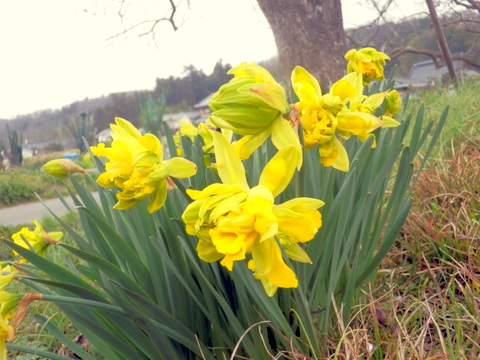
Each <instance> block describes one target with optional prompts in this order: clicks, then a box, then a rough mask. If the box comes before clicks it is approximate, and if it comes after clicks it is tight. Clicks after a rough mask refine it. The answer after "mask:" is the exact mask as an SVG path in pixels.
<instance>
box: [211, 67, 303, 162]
mask: <svg viewBox="0 0 480 360" xmlns="http://www.w3.org/2000/svg"><path fill="white" fill-rule="evenodd" d="M228 73H229V74H233V75H234V78H233V79H231V80H230V81H229V82H228V83H227V84H224V85H222V86H221V87H220V89H219V90H218V91H217V92H216V93H215V95H214V96H213V97H212V99H211V100H210V104H209V105H210V109H211V111H212V113H211V117H210V118H209V121H210V122H212V123H213V124H214V125H215V126H217V127H219V128H222V129H230V130H232V131H233V132H234V133H235V134H237V135H242V136H243V138H241V139H240V140H239V141H238V142H237V144H236V147H235V150H236V152H237V153H238V154H239V156H240V157H241V159H247V158H248V157H250V155H251V154H252V153H253V152H254V151H255V149H257V148H258V147H259V146H260V145H261V144H262V143H263V142H265V140H267V139H268V137H270V136H271V139H272V142H273V144H274V145H275V147H276V148H277V149H279V150H280V149H282V148H284V147H285V146H292V145H293V146H295V147H296V149H297V150H298V156H297V160H296V164H297V167H298V168H299V167H300V166H301V163H302V152H301V146H300V142H299V139H298V136H297V134H296V133H295V131H294V130H293V128H292V127H291V126H290V123H289V122H288V121H287V120H286V119H285V118H284V115H286V114H287V113H288V112H290V106H289V104H288V102H287V98H286V94H285V89H284V88H283V87H282V86H281V85H280V84H278V83H277V82H276V81H275V79H274V78H273V77H272V75H271V74H270V73H269V72H268V71H267V70H266V69H265V68H263V67H261V66H259V65H256V64H247V63H242V64H240V65H238V66H236V67H234V68H232V69H231V70H230V71H229V72H228Z"/></svg>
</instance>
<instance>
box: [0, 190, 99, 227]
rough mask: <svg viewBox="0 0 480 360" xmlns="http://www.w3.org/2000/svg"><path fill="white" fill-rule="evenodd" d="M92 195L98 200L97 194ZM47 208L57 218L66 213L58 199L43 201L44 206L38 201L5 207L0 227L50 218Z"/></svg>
mask: <svg viewBox="0 0 480 360" xmlns="http://www.w3.org/2000/svg"><path fill="white" fill-rule="evenodd" d="M93 195H94V196H95V198H96V199H98V193H94V194H93ZM65 200H66V201H67V203H68V204H69V205H70V206H73V201H72V199H71V198H70V197H66V198H65ZM47 207H48V209H50V210H51V211H52V212H53V213H55V214H56V215H58V216H62V215H65V214H66V213H67V212H68V210H67V209H66V208H65V206H64V205H63V203H62V202H61V201H60V199H48V200H45V201H44V204H42V203H41V202H39V201H38V202H33V203H27V204H20V205H15V206H11V207H5V208H1V209H0V226H1V225H3V226H6V225H18V224H26V223H30V222H31V221H32V220H42V217H44V216H52V215H51V213H50V211H49V210H48V209H47Z"/></svg>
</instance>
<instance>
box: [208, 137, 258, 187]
mask: <svg viewBox="0 0 480 360" xmlns="http://www.w3.org/2000/svg"><path fill="white" fill-rule="evenodd" d="M213 143H214V146H215V156H216V161H217V170H218V175H219V176H220V179H222V182H223V183H224V184H226V185H239V186H240V187H242V188H243V189H245V190H248V189H249V187H248V183H247V178H246V176H245V168H244V167H243V164H242V161H241V160H240V159H239V158H238V156H237V155H236V154H235V151H234V149H233V147H232V145H231V144H230V143H229V142H228V141H227V139H225V137H224V136H223V135H222V134H220V133H218V132H214V133H213Z"/></svg>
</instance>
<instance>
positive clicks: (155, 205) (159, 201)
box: [147, 181, 167, 214]
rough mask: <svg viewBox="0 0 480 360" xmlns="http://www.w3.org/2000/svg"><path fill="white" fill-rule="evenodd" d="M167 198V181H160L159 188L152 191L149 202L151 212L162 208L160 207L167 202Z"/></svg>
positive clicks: (148, 206) (148, 208) (148, 207)
mask: <svg viewBox="0 0 480 360" xmlns="http://www.w3.org/2000/svg"><path fill="white" fill-rule="evenodd" d="M166 198H167V182H166V181H160V182H159V183H158V186H157V188H156V189H155V191H154V192H153V193H152V198H151V199H150V201H149V202H148V205H147V210H148V212H149V213H150V214H153V213H154V212H155V211H158V210H160V208H161V207H162V206H163V204H165V200H166Z"/></svg>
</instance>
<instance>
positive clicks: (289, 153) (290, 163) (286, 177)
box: [258, 146, 298, 197]
mask: <svg viewBox="0 0 480 360" xmlns="http://www.w3.org/2000/svg"><path fill="white" fill-rule="evenodd" d="M297 159H298V149H297V148H295V147H294V146H287V147H284V148H283V149H282V150H280V151H278V152H277V153H276V154H275V156H273V157H272V158H271V159H270V161H269V162H268V163H267V165H265V168H264V169H263V171H262V173H261V174H260V180H259V182H258V183H259V185H263V186H265V187H266V188H267V189H268V190H270V192H271V193H272V194H273V196H274V197H275V196H277V195H278V194H280V193H281V192H282V191H283V190H285V188H286V187H287V186H288V184H290V181H291V180H292V177H293V175H294V174H295V164H296V163H297Z"/></svg>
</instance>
